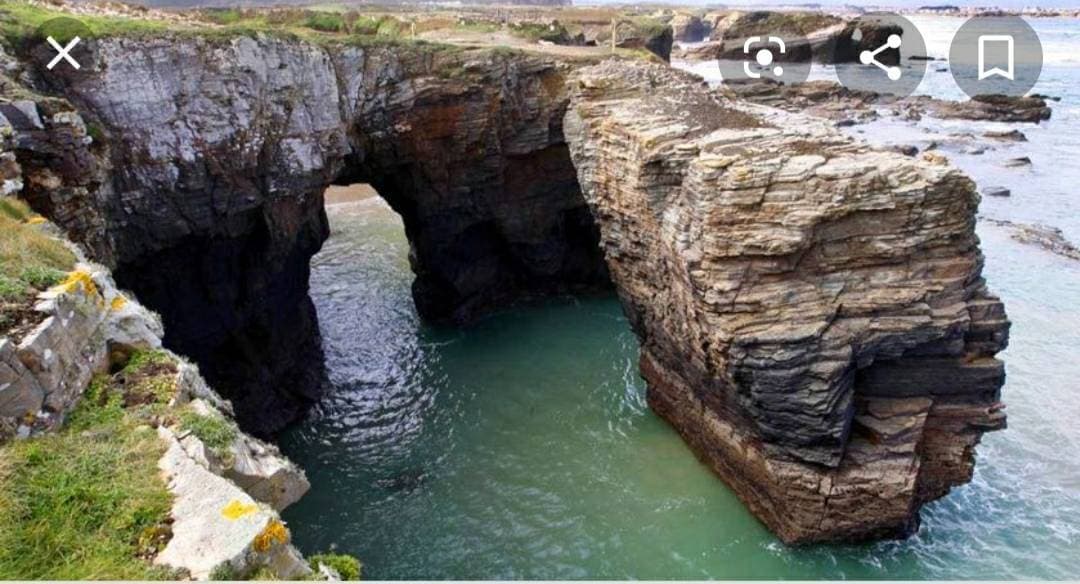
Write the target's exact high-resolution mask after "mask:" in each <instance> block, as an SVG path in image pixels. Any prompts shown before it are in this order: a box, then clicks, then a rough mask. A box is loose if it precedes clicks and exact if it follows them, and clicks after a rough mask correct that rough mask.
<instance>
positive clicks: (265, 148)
mask: <svg viewBox="0 0 1080 584" xmlns="http://www.w3.org/2000/svg"><path fill="white" fill-rule="evenodd" d="M88 51H89V59H88V60H87V62H86V63H85V64H84V66H83V67H82V68H81V69H80V70H78V71H64V72H62V73H56V74H46V73H45V72H44V71H43V70H42V67H41V60H40V59H39V58H38V57H37V56H35V55H33V54H28V55H20V57H19V59H9V63H7V67H5V70H6V71H8V72H9V73H10V74H11V76H12V79H13V80H14V81H10V83H11V84H13V85H16V86H18V87H22V88H24V89H25V88H26V87H28V88H30V89H32V90H34V91H37V92H38V93H31V94H30V95H29V96H28V97H26V98H24V99H20V100H17V101H12V102H11V105H12V107H13V108H14V110H16V111H8V110H3V113H4V114H5V116H7V115H8V114H10V116H9V117H10V118H11V119H10V122H11V124H12V127H13V130H14V133H15V138H16V139H15V144H16V147H15V154H16V158H17V162H18V163H19V164H21V165H22V167H23V168H24V171H25V172H24V175H25V177H26V178H25V183H26V186H25V189H24V192H25V193H26V196H27V198H29V199H30V200H31V201H32V202H33V203H34V206H35V208H37V209H38V210H39V211H41V212H43V213H46V214H47V215H48V216H49V217H50V218H53V219H54V220H56V221H57V222H58V223H60V224H61V225H62V226H63V227H65V228H66V229H67V230H68V231H69V232H70V233H71V234H72V236H73V237H75V238H77V239H79V240H80V241H81V242H82V243H84V244H85V245H86V246H87V247H88V248H89V249H91V250H93V252H94V255H95V257H96V258H98V259H99V260H101V261H105V262H109V263H111V264H112V265H114V266H115V268H116V275H117V278H118V280H119V283H120V284H121V285H122V286H124V287H127V288H130V289H132V290H133V291H135V292H136V294H137V296H138V297H139V298H140V299H141V300H142V301H144V302H146V303H147V304H148V305H149V306H150V307H151V308H153V309H155V310H158V311H160V312H161V313H162V316H163V319H164V322H165V331H166V337H165V344H166V345H167V346H169V347H171V348H175V349H176V350H178V351H179V352H182V353H184V354H186V355H188V356H190V357H192V358H193V359H194V360H195V361H196V362H197V363H198V364H199V365H200V367H201V369H202V370H203V372H204V373H205V374H206V375H207V377H208V379H209V381H210V382H211V384H212V385H213V386H214V387H215V388H220V389H221V390H222V391H223V393H225V394H226V397H228V398H230V399H231V400H232V402H233V404H234V406H235V407H236V410H237V415H238V417H239V419H240V420H241V422H242V424H243V425H244V426H245V427H246V428H251V429H254V430H259V431H263V432H268V431H272V430H274V429H276V428H279V427H281V425H283V424H284V423H286V422H288V421H289V420H291V419H293V418H294V417H295V416H296V415H298V414H299V413H300V412H301V411H302V409H303V406H304V405H305V404H306V403H308V402H310V400H312V399H313V398H314V397H315V396H316V395H317V393H318V388H319V377H320V371H319V363H320V359H319V354H318V351H319V342H318V336H317V335H318V333H317V327H316V323H315V320H314V316H315V315H314V311H313V309H312V305H311V302H310V300H309V299H308V297H307V283H308V260H309V259H310V257H311V255H312V254H314V253H315V251H317V250H318V248H319V246H320V244H321V242H322V240H323V239H324V238H325V237H326V219H325V215H324V213H323V211H322V192H323V189H324V188H325V187H326V186H327V185H328V184H332V183H351V182H369V183H372V184H373V185H375V187H376V188H377V190H378V191H379V192H380V194H382V195H383V196H384V197H385V198H386V199H387V200H388V201H389V202H390V204H391V205H392V206H393V207H394V209H395V210H397V211H398V212H399V213H400V214H401V215H402V218H403V219H404V223H405V228H406V232H407V235H408V237H409V240H410V243H411V261H412V266H413V270H414V271H415V272H416V276H417V278H416V282H415V284H414V298H415V301H416V304H417V307H418V309H419V311H420V313H421V314H422V315H423V316H424V317H426V318H427V319H429V320H434V321H451V322H463V321H468V320H470V319H472V318H475V317H476V316H478V315H479V314H482V313H483V312H484V311H487V310H490V309H492V308H495V307H499V306H503V305H505V304H507V303H509V302H512V301H514V300H515V299H517V298H520V297H522V296H527V295H530V294H535V293H547V292H557V291H563V290H568V291H573V290H587V289H593V288H597V287H603V286H606V285H608V284H609V283H610V282H611V281H613V282H614V284H615V286H616V289H617V291H618V293H619V295H620V297H621V299H622V301H623V304H624V306H625V307H626V311H627V314H628V315H629V317H630V320H631V323H632V325H633V327H634V330H635V332H636V333H637V334H638V336H639V338H640V339H641V342H642V359H641V364H642V373H643V375H644V376H645V378H646V380H647V381H648V382H649V388H650V389H649V400H650V403H651V405H652V407H653V408H654V409H655V410H656V411H657V412H658V413H660V414H661V415H663V416H664V417H666V418H667V419H669V420H670V421H671V422H672V423H673V424H674V425H675V427H676V428H678V429H679V431H680V432H681V433H682V434H683V435H684V437H685V438H686V439H687V441H688V442H689V443H690V444H691V445H692V446H693V447H694V448H695V449H696V450H697V451H698V452H699V454H701V456H702V457H703V459H705V460H706V461H707V462H708V463H709V464H710V465H712V466H713V467H714V468H715V469H716V470H717V472H718V473H719V474H720V475H721V477H723V478H724V479H725V480H726V481H727V482H728V484H730V485H731V486H732V488H733V489H734V490H735V491H736V492H737V493H738V494H739V496H740V497H742V499H743V500H744V501H745V502H746V503H747V505H748V506H749V507H750V508H751V510H753V511H754V513H755V514H756V515H757V516H759V517H760V518H762V520H763V521H764V522H765V523H766V524H767V525H768V526H769V527H770V528H771V529H773V530H774V531H775V532H776V533H777V534H779V535H780V537H782V538H783V539H784V540H785V541H791V542H805V541H820V540H841V539H844V540H849V539H865V538H872V537H884V536H894V535H900V534H904V533H908V532H910V530H911V529H912V528H913V527H914V525H915V523H916V521H917V509H918V507H919V506H920V505H921V504H922V503H924V502H926V501H928V500H931V499H934V498H937V497H940V496H942V495H943V494H945V493H946V492H947V491H948V489H949V488H950V487H951V486H953V485H956V484H960V483H963V482H965V481H967V480H968V479H969V478H970V476H971V472H972V466H973V461H974V450H973V449H974V446H975V444H976V443H977V442H978V440H979V438H980V436H981V435H982V433H983V432H985V431H987V430H991V429H997V428H1000V427H1003V425H1004V416H1003V415H1002V414H1001V412H1000V409H1001V405H1000V404H999V403H998V397H999V390H1000V387H1001V384H1002V382H1003V379H1004V369H1003V366H1002V364H1001V363H1000V362H999V361H997V360H996V359H994V354H996V353H997V352H998V351H1000V350H1001V349H1002V348H1003V347H1004V345H1005V343H1006V340H1007V331H1008V321H1007V320H1006V317H1005V313H1004V308H1003V307H1002V304H1001V302H1000V301H998V300H997V299H996V298H995V297H993V296H992V295H991V294H990V293H989V292H988V291H987V289H986V286H985V284H984V282H983V280H982V278H981V276H980V273H981V267H982V257H981V254H980V252H979V249H978V240H977V238H976V237H975V235H974V213H975V210H976V207H977V203H978V197H977V195H976V194H975V192H974V190H973V185H972V183H971V181H970V180H968V179H967V178H966V177H964V176H963V175H961V174H960V173H958V172H957V171H956V170H955V169H953V168H951V167H949V166H948V165H947V164H945V163H943V162H942V161H941V160H938V159H936V158H929V159H925V160H918V161H916V160H911V159H908V158H904V157H902V156H899V155H897V154H895V153H885V152H878V151H874V150H872V149H870V148H868V147H866V146H864V145H861V144H859V143H856V142H854V141H852V140H851V139H848V138H844V137H843V136H841V135H839V134H837V133H836V132H834V131H833V130H831V129H829V127H828V122H826V121H822V120H814V119H811V118H807V117H803V116H799V115H793V114H785V113H783V112H780V111H778V110H774V109H771V108H767V107H762V106H753V105H748V104H739V103H736V102H733V101H730V100H729V99H727V98H724V97H721V96H720V95H719V94H716V93H714V92H710V91H709V90H708V89H707V88H705V87H704V85H703V84H702V83H701V81H700V80H699V79H696V78H693V77H691V76H688V75H686V74H682V73H678V72H675V71H671V70H669V69H667V68H665V67H661V66H655V65H645V64H642V63H625V62H624V63H619V62H610V63H607V64H604V65H600V66H596V67H591V68H585V69H582V70H576V68H577V66H576V65H573V64H569V63H560V62H556V61H553V60H551V59H550V58H547V57H542V56H536V55H531V54H524V53H517V52H511V51H504V50H491V49H486V50H472V49H469V50H466V49H460V48H453V47H444V46H433V45H420V44H412V43H391V44H389V45H386V44H383V45H378V46H367V45H365V46H357V45H351V44H343V43H326V44H318V45H316V44H312V43H309V42H305V41H301V40H298V39H295V38H278V37H273V36H266V35H202V36H200V35H175V36H170V35H165V36H164V37H161V38H150V37H130V38H129V37H114V38H104V39H98V40H96V41H94V42H93V43H92V44H91V45H89V46H88ZM568 80H569V83H568ZM43 93H49V94H51V95H55V96H58V97H42V94H43ZM15 106H17V107H15ZM9 109H10V108H9ZM567 142H569V143H570V146H569V147H568V145H567ZM582 187H583V188H582ZM583 191H584V193H583ZM609 271H610V280H609V273H608V272H609ZM326 316H327V317H329V318H333V315H326ZM209 464H210V465H211V466H213V464H212V461H210V463H209Z"/></svg>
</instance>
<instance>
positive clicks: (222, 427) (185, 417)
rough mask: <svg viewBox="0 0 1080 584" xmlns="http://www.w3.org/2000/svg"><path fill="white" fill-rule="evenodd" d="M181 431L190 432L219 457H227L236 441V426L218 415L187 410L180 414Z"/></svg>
mask: <svg viewBox="0 0 1080 584" xmlns="http://www.w3.org/2000/svg"><path fill="white" fill-rule="evenodd" d="M180 430H181V431H183V432H190V433H191V434H194V435H195V437H196V438H198V439H199V440H202V441H203V444H206V446H207V447H208V448H210V449H211V450H213V451H214V452H215V453H216V454H218V455H222V456H223V455H225V454H226V453H227V452H228V449H229V448H230V447H231V446H232V445H233V442H234V441H235V440H236V434H237V431H236V426H235V425H233V423H232V422H230V421H229V420H226V419H225V418H224V417H223V416H222V415H220V414H218V413H211V414H209V415H202V414H200V413H198V412H196V411H194V410H191V409H187V410H184V411H182V412H180Z"/></svg>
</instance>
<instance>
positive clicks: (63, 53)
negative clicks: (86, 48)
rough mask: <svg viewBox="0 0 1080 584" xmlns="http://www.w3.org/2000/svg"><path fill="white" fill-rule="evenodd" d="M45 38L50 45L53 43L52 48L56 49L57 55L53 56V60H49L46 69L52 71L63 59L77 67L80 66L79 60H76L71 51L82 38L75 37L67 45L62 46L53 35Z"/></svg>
mask: <svg viewBox="0 0 1080 584" xmlns="http://www.w3.org/2000/svg"><path fill="white" fill-rule="evenodd" d="M45 40H46V41H48V42H49V44H50V45H52V48H54V49H56V56H55V57H53V60H52V61H49V64H48V65H46V66H45V68H46V69H48V70H50V71H52V68H53V67H55V66H56V65H57V64H58V63H59V62H60V60H61V59H63V60H65V61H67V62H68V64H69V65H71V66H72V67H74V68H76V69H78V68H79V62H78V61H76V60H75V59H74V58H73V57H72V56H71V54H70V53H71V49H74V48H75V45H77V44H79V41H80V40H82V39H80V38H79V37H75V38H73V39H71V41H70V42H69V43H68V44H67V46H66V47H61V46H60V43H58V42H56V39H54V38H52V37H49V38H47V39H45Z"/></svg>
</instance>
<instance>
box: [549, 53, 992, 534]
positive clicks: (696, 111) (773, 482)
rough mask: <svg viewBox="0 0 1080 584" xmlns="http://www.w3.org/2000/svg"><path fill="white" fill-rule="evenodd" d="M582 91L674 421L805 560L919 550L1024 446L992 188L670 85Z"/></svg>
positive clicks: (588, 168)
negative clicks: (991, 273) (806, 550)
mask: <svg viewBox="0 0 1080 584" xmlns="http://www.w3.org/2000/svg"><path fill="white" fill-rule="evenodd" d="M571 84H572V101H571V107H570V109H569V111H568V113H567V117H566V122H565V128H566V134H567V139H568V141H569V142H570V144H571V153H572V155H573V158H574V163H575V166H576V167H577V169H578V175H579V179H580V181H581V184H582V187H583V190H584V192H585V196H586V199H587V200H588V201H589V204H590V205H591V206H592V207H593V210H594V213H595V214H596V216H597V219H598V223H599V225H600V229H601V242H602V246H603V249H604V253H605V256H606V258H607V261H608V265H609V268H610V271H611V275H612V279H613V280H614V282H615V284H616V287H617V289H618V291H619V295H620V297H621V299H622V301H623V304H624V306H625V308H626V311H627V313H628V314H629V316H630V320H631V322H632V324H633V327H634V330H635V332H636V333H637V335H638V336H639V338H640V339H641V343H642V348H641V370H642V374H643V375H644V377H645V378H646V380H647V381H648V383H649V403H650V404H651V406H652V407H653V409H654V410H656V411H657V412H658V413H659V414H661V415H662V416H664V417H665V418H667V419H668V420H669V421H670V422H671V423H672V424H673V425H674V426H675V427H676V428H677V429H678V430H679V431H680V432H681V433H682V434H683V436H684V437H685V438H686V439H687V441H688V442H689V443H690V444H691V445H692V446H694V447H695V449H696V450H697V451H698V453H699V454H700V455H701V456H702V458H703V459H704V460H705V461H706V462H708V463H709V464H710V465H711V466H712V467H713V468H714V469H715V470H716V471H717V472H718V473H719V474H720V476H721V477H722V478H723V479H724V480H725V481H726V482H727V483H728V484H729V485H730V486H731V487H732V488H733V489H734V490H735V492H736V493H737V494H738V495H739V496H740V498H741V499H742V500H743V501H744V502H745V503H746V504H747V505H748V506H749V507H750V509H751V510H752V511H753V512H754V513H755V514H756V515H757V516H758V517H759V518H761V519H762V521H764V522H765V523H766V525H768V526H769V527H770V528H771V529H772V530H773V531H774V532H776V533H777V534H778V535H779V536H780V537H781V538H782V539H784V540H785V541H787V542H809V541H824V540H853V539H865V538H877V537H887V536H897V535H903V534H907V533H910V532H911V530H912V529H913V527H914V526H915V525H916V524H917V512H918V508H919V506H920V505H921V504H922V503H924V502H926V501H928V500H931V499H934V498H937V497H940V496H942V495H944V494H945V493H946V492H947V491H948V490H949V488H950V487H951V486H953V485H956V484H961V483H963V482H966V481H967V480H969V479H970V476H971V472H972V468H973V463H974V450H973V447H974V445H975V444H976V443H977V442H978V440H979V437H980V436H981V435H982V433H983V432H985V431H988V430H993V429H999V428H1002V427H1004V415H1003V414H1002V413H1001V412H1000V410H1001V408H1002V406H1001V404H1000V403H999V401H998V398H999V391H1000V388H1001V385H1002V383H1003V381H1004V368H1003V365H1002V363H1001V362H1000V361H998V360H996V359H994V357H993V356H994V354H995V353H997V352H998V351H1000V350H1001V349H1003V348H1004V346H1005V343H1006V340H1007V332H1008V321H1007V320H1006V317H1005V313H1004V309H1003V306H1002V304H1001V302H1000V301H999V300H998V299H997V298H996V297H994V296H993V295H991V294H990V293H989V292H988V290H987V289H986V285H985V283H984V281H983V279H982V278H981V276H980V273H981V269H982V255H981V253H980V252H979V249H978V239H977V238H976V236H975V233H974V226H975V210H976V207H977V204H978V196H977V194H976V193H975V190H974V185H973V184H972V182H971V181H970V180H969V179H968V178H966V177H965V176H963V175H962V174H960V173H959V172H958V171H956V170H955V169H953V168H951V167H950V166H948V165H946V164H944V163H943V162H942V161H941V160H939V159H936V158H934V159H930V160H913V159H911V158H906V157H902V156H899V155H897V154H895V153H885V152H879V151H874V150H871V149H870V148H868V147H866V146H864V145H861V144H858V143H855V142H853V141H852V140H850V139H848V138H845V137H843V136H841V135H839V134H838V133H836V132H835V131H833V130H832V129H830V128H829V127H828V125H827V124H828V122H826V121H824V120H816V119H811V118H807V117H803V116H795V115H791V114H786V113H783V112H780V111H778V110H774V109H771V108H764V107H758V106H748V105H736V104H735V103H733V102H730V101H728V100H726V99H724V98H722V97H720V96H719V95H718V94H716V93H714V92H711V91H709V90H708V89H706V88H704V87H703V86H702V84H701V83H700V81H699V80H698V79H697V78H694V77H692V76H689V75H687V74H683V73H679V72H676V71H672V70H669V69H664V68H660V67H636V68H633V67H627V66H623V65H618V64H615V63H607V64H604V65H602V66H596V67H592V68H588V69H584V70H582V71H580V72H579V73H578V74H577V76H576V77H575V78H574V79H573V80H572V81H571Z"/></svg>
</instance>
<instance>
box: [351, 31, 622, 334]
mask: <svg viewBox="0 0 1080 584" xmlns="http://www.w3.org/2000/svg"><path fill="white" fill-rule="evenodd" d="M334 62H335V67H336V68H337V70H338V72H339V75H340V77H341V88H342V91H343V98H342V101H343V103H344V105H345V107H346V109H347V117H348V118H349V119H350V120H351V122H350V136H351V138H350V139H351V141H352V144H353V150H352V152H353V153H352V155H351V156H350V158H349V161H348V164H347V169H348V170H347V172H346V174H345V175H343V176H342V177H341V178H340V179H339V182H343V183H348V182H355V181H365V182H371V183H372V185H373V186H374V187H375V189H376V190H377V191H378V192H379V193H380V194H381V195H382V196H383V197H384V198H385V199H386V200H387V201H388V202H389V203H390V205H391V206H392V207H393V208H394V210H396V211H397V212H398V213H399V214H400V215H401V216H402V219H403V220H404V223H405V231H406V234H407V235H408V237H409V241H410V247H411V254H410V260H411V263H412V268H413V272H414V273H415V274H416V280H415V281H414V283H413V299H414V300H415V302H416V306H417V309H418V310H419V311H420V313H421V315H422V316H424V317H425V318H427V319H428V320H432V321H449V322H457V323H460V322H467V321H470V320H472V319H474V318H476V317H477V316H480V315H482V314H484V313H485V312H488V311H490V310H491V309H492V308H495V307H499V306H504V305H506V304H508V303H510V302H513V301H514V300H516V299H518V298H520V297H522V296H525V295H529V294H546V293H554V292H566V291H580V290H590V289H597V288H604V287H607V286H608V278H607V274H606V271H605V269H604V263H603V259H602V257H601V255H600V253H599V247H598V245H597V242H598V238H599V236H598V234H597V231H596V228H595V225H594V223H593V221H592V216H591V215H590V213H589V209H588V207H587V206H586V205H585V201H584V199H582V197H581V189H580V187H579V186H578V184H577V175H576V173H575V172H574V168H573V165H572V164H571V162H570V156H569V152H568V151H567V146H566V143H565V141H564V139H563V133H562V117H563V114H564V112H565V109H566V103H567V102H566V99H567V97H566V92H565V89H564V84H565V74H566V70H567V67H566V66H564V65H558V64H556V63H553V62H551V61H548V60H545V59H539V58H536V57H532V56H526V55H511V56H500V55H497V54H492V53H488V52H479V53H462V52H457V51H450V52H447V51H439V52H436V53H433V54H424V53H421V54H409V53H405V52H402V51H397V50H393V49H386V48H383V49H375V50H373V51H367V52H365V51H360V50H355V49H349V50H345V51H342V52H340V53H337V54H335V55H334Z"/></svg>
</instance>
